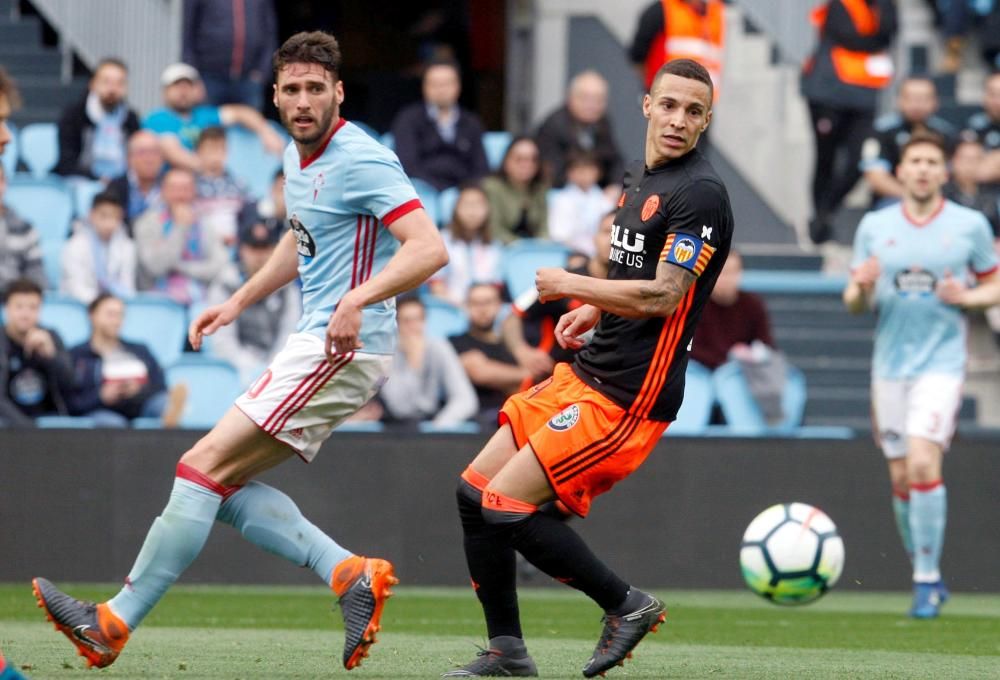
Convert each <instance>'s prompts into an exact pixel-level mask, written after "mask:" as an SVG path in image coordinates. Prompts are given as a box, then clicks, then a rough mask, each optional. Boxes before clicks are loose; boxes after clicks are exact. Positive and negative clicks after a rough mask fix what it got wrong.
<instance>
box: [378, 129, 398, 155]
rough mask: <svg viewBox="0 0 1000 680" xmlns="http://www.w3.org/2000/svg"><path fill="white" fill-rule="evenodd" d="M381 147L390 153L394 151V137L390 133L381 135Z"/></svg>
mask: <svg viewBox="0 0 1000 680" xmlns="http://www.w3.org/2000/svg"><path fill="white" fill-rule="evenodd" d="M381 141H382V145H383V146H384V147H386V148H387V149H389V150H391V151H395V150H396V135H394V134H392V133H391V132H386V133H383V134H382V139H381Z"/></svg>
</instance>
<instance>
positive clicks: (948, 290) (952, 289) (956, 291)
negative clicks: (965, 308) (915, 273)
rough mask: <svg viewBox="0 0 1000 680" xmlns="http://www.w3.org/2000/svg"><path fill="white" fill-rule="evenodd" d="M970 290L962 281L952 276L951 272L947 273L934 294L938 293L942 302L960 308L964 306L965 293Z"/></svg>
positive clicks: (935, 288)
mask: <svg viewBox="0 0 1000 680" xmlns="http://www.w3.org/2000/svg"><path fill="white" fill-rule="evenodd" d="M968 290H969V289H968V287H967V286H966V285H965V284H964V283H963V282H962V281H960V280H959V279H956V278H955V277H954V276H952V275H951V272H945V274H944V277H942V278H941V280H940V281H938V282H937V285H936V286H935V287H934V292H935V293H937V296H938V299H940V300H941V302H943V303H945V304H946V305H956V306H959V307H960V306H962V304H964V302H965V293H966V291H968Z"/></svg>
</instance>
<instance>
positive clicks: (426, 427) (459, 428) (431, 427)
mask: <svg viewBox="0 0 1000 680" xmlns="http://www.w3.org/2000/svg"><path fill="white" fill-rule="evenodd" d="M417 429H418V430H419V431H420V432H422V433H424V434H479V425H478V424H477V423H474V422H472V421H469V420H467V421H465V422H461V423H455V424H454V425H435V424H434V423H433V422H431V421H430V420H424V421H421V422H420V423H419V424H418V425H417Z"/></svg>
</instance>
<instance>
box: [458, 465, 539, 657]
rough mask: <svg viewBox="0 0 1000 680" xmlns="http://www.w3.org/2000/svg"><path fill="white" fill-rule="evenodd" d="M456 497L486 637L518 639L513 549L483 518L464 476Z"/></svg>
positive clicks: (473, 490)
mask: <svg viewBox="0 0 1000 680" xmlns="http://www.w3.org/2000/svg"><path fill="white" fill-rule="evenodd" d="M457 496H458V514H459V516H460V517H461V518H462V531H463V532H464V534H465V540H464V547H465V561H466V563H467V564H468V565H469V575H470V576H471V577H472V582H473V587H474V588H475V589H476V596H477V597H478V598H479V603H480V604H481V605H482V607H483V614H484V615H485V616H486V630H487V633H488V637H489V638H490V639H493V638H495V637H500V636H504V635H509V636H512V637H516V638H521V637H523V634H522V633H521V616H520V612H519V610H518V607H517V571H516V568H517V562H516V555H515V554H514V548H512V547H510V545H508V544H507V543H505V542H504V541H503V540H502V539H501V537H498V536H497V534H496V532H495V531H493V530H492V527H490V526H488V525H487V524H486V522H485V521H483V513H482V492H481V491H479V490H478V489H476V488H475V487H474V486H472V485H471V484H469V483H468V482H467V481H465V480H464V479H463V480H461V481H460V482H459V484H458V493H457Z"/></svg>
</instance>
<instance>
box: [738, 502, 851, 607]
mask: <svg viewBox="0 0 1000 680" xmlns="http://www.w3.org/2000/svg"><path fill="white" fill-rule="evenodd" d="M740 568H741V569H742V571H743V580H744V581H746V584H747V587H749V588H750V590H752V591H753V592H755V593H757V594H758V595H760V596H761V597H763V598H764V599H766V600H770V601H771V602H774V603H775V604H806V603H807V602H813V601H814V600H816V599H818V598H820V597H821V596H822V595H823V594H824V593H826V592H827V591H828V590H829V589H830V588H832V587H833V586H834V584H836V583H837V579H839V578H840V575H841V573H842V572H843V571H844V541H843V540H842V539H841V538H840V535H839V534H838V533H837V527H836V525H835V524H834V523H833V520H831V519H830V518H829V517H827V515H826V513H824V512H823V511H822V510H820V509H818V508H814V507H813V506H811V505H807V504H805V503H780V504H778V505H772V506H771V507H769V508H768V509H767V510H765V511H764V512H762V513H760V514H759V515H757V516H756V517H755V518H754V520H753V521H752V522H750V526H748V527H747V530H746V532H745V533H744V534H743V544H742V546H741V547H740Z"/></svg>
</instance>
